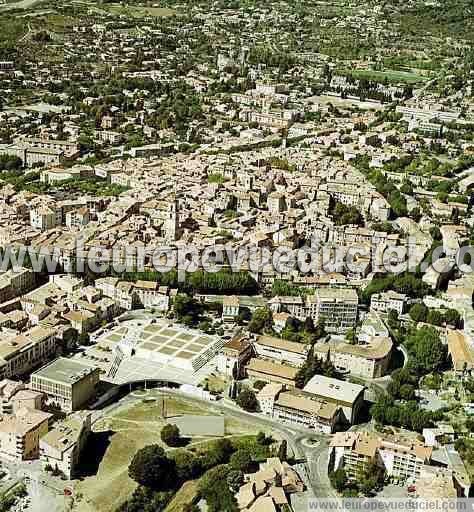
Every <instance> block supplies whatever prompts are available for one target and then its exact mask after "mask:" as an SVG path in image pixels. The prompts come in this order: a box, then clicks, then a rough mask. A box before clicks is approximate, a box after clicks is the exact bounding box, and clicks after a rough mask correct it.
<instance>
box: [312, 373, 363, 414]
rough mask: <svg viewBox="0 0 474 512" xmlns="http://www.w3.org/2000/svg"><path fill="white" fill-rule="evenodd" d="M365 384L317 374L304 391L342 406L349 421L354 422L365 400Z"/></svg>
mask: <svg viewBox="0 0 474 512" xmlns="http://www.w3.org/2000/svg"><path fill="white" fill-rule="evenodd" d="M364 390H365V388H364V386H360V385H359V384H352V383H351V382H346V381H343V380H339V379H332V378H330V377H324V375H315V376H314V377H313V378H312V379H311V380H310V381H309V382H308V383H307V384H306V386H305V387H304V391H306V392H308V393H312V394H313V395H315V396H317V397H319V398H321V399H323V400H327V401H328V402H330V403H334V404H337V405H339V406H341V408H342V411H343V413H344V416H345V418H346V420H347V422H348V423H350V424H354V423H355V422H356V421H357V417H358V414H359V411H360V408H361V407H362V404H363V402H364Z"/></svg>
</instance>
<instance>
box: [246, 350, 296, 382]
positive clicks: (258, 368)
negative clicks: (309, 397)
mask: <svg viewBox="0 0 474 512" xmlns="http://www.w3.org/2000/svg"><path fill="white" fill-rule="evenodd" d="M245 371H246V373H247V375H248V377H249V378H251V379H254V380H261V381H263V382H274V383H280V384H287V385H288V386H292V387H294V386H295V378H296V374H297V373H298V368H294V367H292V366H288V365H284V364H281V363H275V362H272V361H267V360H264V359H258V358H256V357H252V358H251V359H250V361H249V362H248V363H247V364H246V366H245Z"/></svg>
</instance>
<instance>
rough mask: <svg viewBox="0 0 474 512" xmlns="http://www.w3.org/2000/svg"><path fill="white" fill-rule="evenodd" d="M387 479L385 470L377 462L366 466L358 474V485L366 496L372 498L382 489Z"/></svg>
mask: <svg viewBox="0 0 474 512" xmlns="http://www.w3.org/2000/svg"><path fill="white" fill-rule="evenodd" d="M384 479H385V472H384V470H383V469H382V468H381V467H379V466H378V465H377V464H376V463H375V462H369V463H367V464H364V465H363V467H362V468H361V469H360V471H359V472H358V474H357V485H358V487H359V490H360V492H361V493H362V494H364V495H365V496H371V495H372V494H373V493H374V491H376V490H378V489H380V488H381V486H382V485H383V482H384Z"/></svg>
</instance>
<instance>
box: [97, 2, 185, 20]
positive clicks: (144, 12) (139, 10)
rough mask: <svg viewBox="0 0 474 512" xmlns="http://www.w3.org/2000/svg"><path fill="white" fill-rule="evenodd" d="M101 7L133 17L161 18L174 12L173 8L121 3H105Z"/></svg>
mask: <svg viewBox="0 0 474 512" xmlns="http://www.w3.org/2000/svg"><path fill="white" fill-rule="evenodd" d="M101 8H103V9H106V10H108V11H109V12H112V13H114V14H117V15H122V14H123V15H125V16H131V17H133V18H146V17H148V16H151V17H153V18H163V17H168V16H173V15H175V14H176V11H175V10H174V9H167V8H165V7H146V6H138V5H125V6H123V5H121V4H105V5H103V6H101Z"/></svg>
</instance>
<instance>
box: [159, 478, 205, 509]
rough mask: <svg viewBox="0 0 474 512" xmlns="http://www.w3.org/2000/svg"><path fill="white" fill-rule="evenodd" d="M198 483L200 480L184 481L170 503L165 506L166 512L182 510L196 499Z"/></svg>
mask: <svg viewBox="0 0 474 512" xmlns="http://www.w3.org/2000/svg"><path fill="white" fill-rule="evenodd" d="M198 485H199V480H191V481H189V482H186V483H184V484H183V486H182V487H181V489H180V490H179V491H178V492H177V493H176V495H175V497H174V498H173V499H172V500H171V502H170V503H169V505H168V506H167V507H166V508H165V512H182V510H183V508H184V506H185V505H187V504H188V503H191V502H192V501H193V500H194V499H195V497H196V495H197V491H198Z"/></svg>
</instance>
